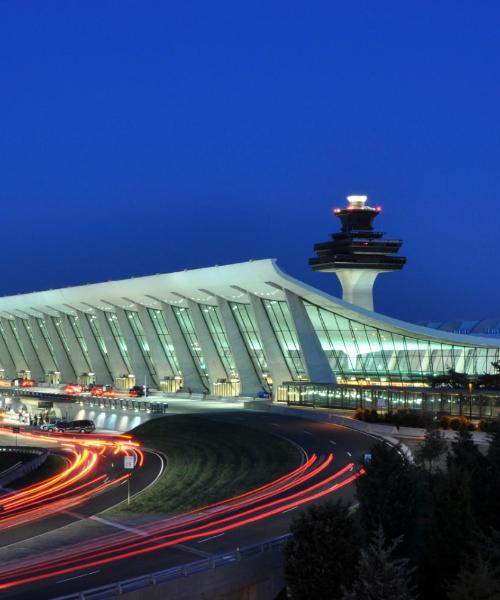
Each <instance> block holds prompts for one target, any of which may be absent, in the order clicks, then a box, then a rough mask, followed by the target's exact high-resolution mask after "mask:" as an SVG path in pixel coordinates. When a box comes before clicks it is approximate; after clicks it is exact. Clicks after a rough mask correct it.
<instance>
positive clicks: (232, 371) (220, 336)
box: [201, 305, 238, 379]
mask: <svg viewBox="0 0 500 600" xmlns="http://www.w3.org/2000/svg"><path fill="white" fill-rule="evenodd" d="M201 311H202V314H203V318H204V319H205V323H206V324H207V328H208V331H209V332H210V335H211V336H212V339H213V341H214V344H215V347H216V349H217V354H218V355H219V358H220V359H221V361H222V364H223V366H224V370H225V371H226V375H227V378H228V379H232V378H235V377H238V372H237V370H236V365H235V363H234V358H233V353H232V352H231V348H230V346H229V342H228V341H227V337H226V332H225V331H224V327H223V326H222V321H221V319H220V315H219V309H218V308H217V307H216V306H208V305H204V306H202V307H201Z"/></svg>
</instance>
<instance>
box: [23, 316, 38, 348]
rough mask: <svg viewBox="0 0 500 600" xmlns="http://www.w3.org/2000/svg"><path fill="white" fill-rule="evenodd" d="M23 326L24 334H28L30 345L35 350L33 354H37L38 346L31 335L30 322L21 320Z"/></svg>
mask: <svg viewBox="0 0 500 600" xmlns="http://www.w3.org/2000/svg"><path fill="white" fill-rule="evenodd" d="M23 326H24V328H25V329H26V333H27V334H28V337H29V338H30V341H31V344H32V346H33V348H34V349H35V352H36V353H37V354H39V352H38V346H37V344H36V341H35V336H34V335H33V329H32V328H31V325H30V322H29V321H28V320H26V319H23Z"/></svg>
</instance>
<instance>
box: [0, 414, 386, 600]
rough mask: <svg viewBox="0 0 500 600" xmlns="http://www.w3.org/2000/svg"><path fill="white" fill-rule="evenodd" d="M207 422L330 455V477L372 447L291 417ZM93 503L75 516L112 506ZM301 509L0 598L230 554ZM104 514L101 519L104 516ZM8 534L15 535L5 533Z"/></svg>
mask: <svg viewBox="0 0 500 600" xmlns="http://www.w3.org/2000/svg"><path fill="white" fill-rule="evenodd" d="M211 418H213V419H216V420H221V421H226V422H235V423H238V424H246V425H249V426H251V427H254V428H256V429H260V430H263V431H267V432H270V433H274V434H276V435H280V436H282V437H285V438H286V439H288V440H290V441H292V442H295V443H296V444H298V445H299V446H300V447H301V448H303V449H304V451H305V452H306V453H307V454H308V455H309V456H311V455H312V454H314V453H316V454H317V455H318V456H320V457H322V458H323V459H325V458H326V457H327V456H328V455H329V454H330V453H333V455H334V458H333V461H332V463H331V466H330V467H329V469H328V473H333V472H336V471H338V470H340V469H342V467H345V466H346V465H349V463H353V462H354V463H356V462H358V463H359V462H360V461H361V457H362V454H363V452H366V451H367V450H368V449H369V448H370V447H371V446H372V445H373V443H374V439H373V438H372V437H370V436H367V435H366V434H364V433H361V432H357V431H354V430H351V429H347V428H344V427H341V426H338V425H333V424H327V423H319V422H316V421H307V420H304V419H298V418H294V417H292V416H290V417H288V416H286V417H285V416H277V415H273V414H269V413H257V412H246V411H245V412H243V411H235V412H229V413H218V414H216V415H213V416H211ZM151 460H154V459H151ZM154 468H155V465H154V463H153V464H151V467H150V469H147V470H146V472H149V471H150V470H151V471H153V470H154ZM139 475H140V471H139V472H138V476H139ZM317 480H318V478H316V479H312V480H311V481H310V482H308V484H307V485H310V484H311V483H313V482H314V481H317ZM143 483H144V482H143ZM304 485H306V484H304ZM138 487H140V484H138ZM124 493H125V490H112V491H111V492H109V494H114V495H115V496H113V500H112V502H114V503H116V502H118V501H119V499H120V497H121V498H123V494H124ZM120 494H121V496H120ZM353 495H354V485H353V484H349V485H347V486H345V487H342V488H340V489H338V490H336V491H334V492H332V493H331V494H329V495H328V496H325V497H326V498H343V499H345V500H347V501H352V499H353ZM92 502H95V504H92V503H90V504H89V507H87V506H85V507H84V508H82V509H80V510H79V512H81V513H82V514H84V511H88V513H89V514H90V513H93V512H96V511H99V510H103V509H104V508H106V505H108V506H109V505H110V503H111V501H110V499H109V498H96V499H95V500H93V501H92ZM256 510H259V507H257V508H256ZM299 511H300V507H297V508H291V509H290V508H287V509H285V510H282V511H279V512H278V513H277V514H274V515H273V516H271V517H267V518H265V519H262V520H256V521H254V522H251V523H248V524H245V525H243V526H240V527H238V528H237V529H233V530H230V531H226V532H223V533H220V534H217V535H207V536H206V537H202V536H200V537H198V538H197V539H193V540H189V541H186V542H183V543H182V544H179V545H175V546H170V547H168V548H163V549H159V550H155V551H153V552H149V553H147V554H142V555H141V556H139V557H130V558H123V559H121V560H118V561H115V562H111V563H108V564H103V565H98V566H93V567H88V566H86V565H85V564H83V565H82V567H81V569H78V570H76V571H73V572H71V573H68V574H65V575H51V576H49V577H48V578H46V579H44V580H42V581H37V582H33V583H28V584H23V585H21V586H18V587H15V588H11V589H8V590H4V591H3V592H0V598H18V599H24V598H25V599H32V598H37V599H40V600H43V599H47V598H56V597H59V596H63V595H66V594H70V593H74V592H77V591H81V590H85V589H89V588H94V587H98V586H100V585H105V584H109V583H112V582H114V581H119V580H123V579H128V578H130V577H134V576H139V575H143V574H146V573H149V572H152V571H157V570H161V569H166V568H168V567H172V566H175V565H180V564H185V563H188V562H192V561H195V560H197V559H199V558H200V557H202V556H209V555H211V554H218V553H222V552H225V551H230V550H234V549H235V548H236V547H242V546H246V545H250V544H253V543H257V542H260V541H263V540H266V539H269V538H272V537H275V536H278V535H281V534H283V533H286V532H287V531H288V529H289V525H290V522H291V520H292V519H293V518H294V517H295V516H296V515H297V514H298V512H299ZM102 516H103V517H105V515H102ZM70 517H71V515H69V516H66V515H61V516H60V517H55V518H56V519H61V521H58V523H62V522H63V521H64V520H65V519H66V518H70ZM211 518H213V517H210V516H209V515H207V517H206V520H205V523H210V519H211ZM59 526H60V525H59ZM41 527H43V525H41ZM7 535H14V536H15V535H16V533H15V532H14V533H8V534H7ZM3 536H4V533H2V534H1V535H0V543H2V542H1V540H2V538H3ZM1 558H3V556H2V553H1V552H0V559H1Z"/></svg>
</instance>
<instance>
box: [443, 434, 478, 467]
mask: <svg viewBox="0 0 500 600" xmlns="http://www.w3.org/2000/svg"><path fill="white" fill-rule="evenodd" d="M483 465H484V457H483V455H482V454H481V452H479V449H478V447H477V446H476V444H475V443H474V439H473V437H472V433H471V432H470V431H469V430H468V429H467V427H465V426H464V425H462V426H461V427H460V429H459V430H458V431H457V433H456V435H455V439H454V440H453V442H452V443H451V454H449V455H448V466H455V467H457V468H459V469H462V470H467V471H470V472H472V471H474V470H476V469H477V468H480V467H481V466H483Z"/></svg>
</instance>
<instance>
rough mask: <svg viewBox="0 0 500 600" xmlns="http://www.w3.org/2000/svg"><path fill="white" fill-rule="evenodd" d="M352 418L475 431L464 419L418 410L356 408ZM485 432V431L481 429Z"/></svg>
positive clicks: (408, 425)
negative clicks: (382, 410)
mask: <svg viewBox="0 0 500 600" xmlns="http://www.w3.org/2000/svg"><path fill="white" fill-rule="evenodd" d="M354 418H355V419H358V420H360V421H366V422H367V423H387V424H390V425H399V426H401V427H422V428H424V429H425V428H428V427H436V426H438V427H440V428H441V429H452V430H453V431H458V430H459V429H460V428H461V427H465V428H466V429H469V430H470V431H473V430H474V429H475V425H474V423H473V422H472V421H471V420H470V419H467V418H466V417H460V416H449V415H441V416H439V417H437V416H436V415H435V414H434V413H430V412H423V411H420V410H410V409H400V410H395V411H392V410H389V411H387V412H378V411H377V410H376V409H375V408H361V407H360V408H357V409H356V411H355V412H354ZM483 431H487V429H483Z"/></svg>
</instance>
